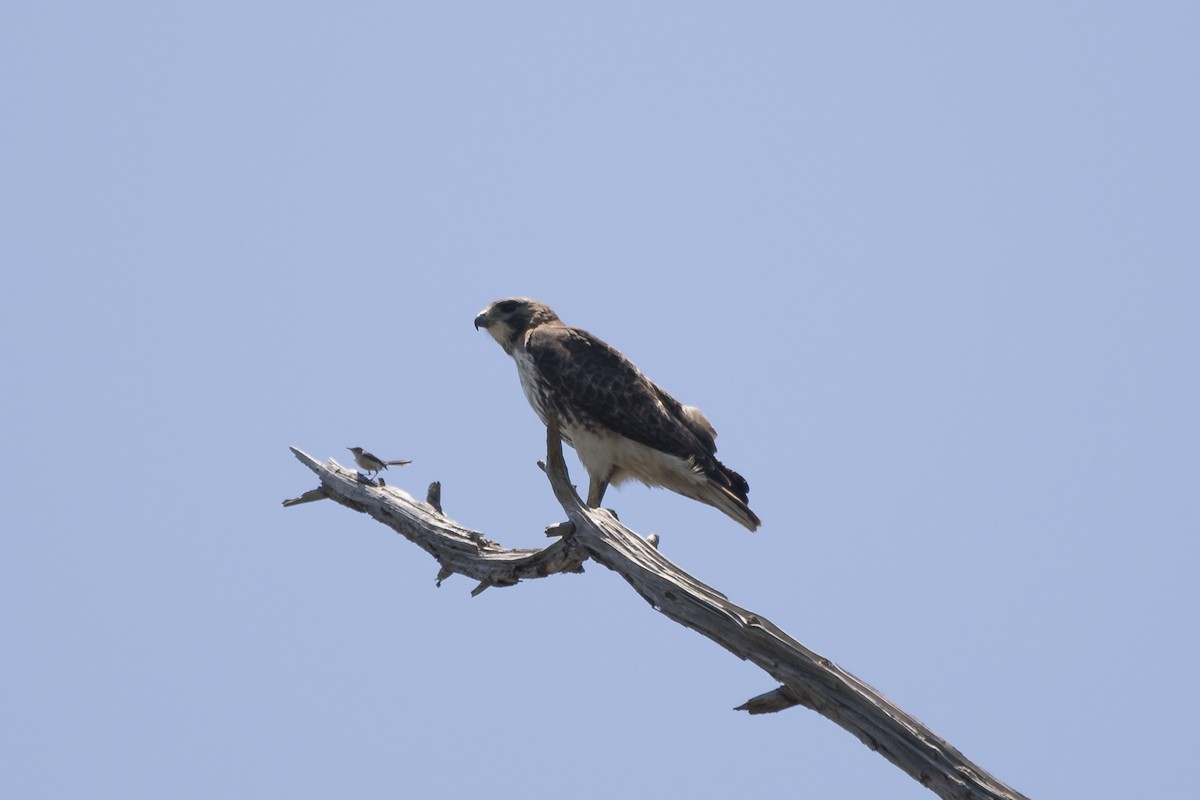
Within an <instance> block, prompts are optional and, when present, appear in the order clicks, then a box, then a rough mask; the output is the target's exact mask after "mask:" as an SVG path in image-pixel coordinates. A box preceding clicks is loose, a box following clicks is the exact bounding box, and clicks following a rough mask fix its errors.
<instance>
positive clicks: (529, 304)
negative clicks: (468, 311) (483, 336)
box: [475, 297, 559, 356]
mask: <svg viewBox="0 0 1200 800" xmlns="http://www.w3.org/2000/svg"><path fill="white" fill-rule="evenodd" d="M549 322H559V319H558V315H557V314H555V313H554V312H553V311H551V310H550V306H548V305H546V304H545V303H539V302H538V301H537V300H530V299H529V298H528V297H510V298H507V299H505V300H497V301H496V302H494V303H492V304H491V305H490V306H488V307H487V308H485V309H484V310H483V311H480V312H479V316H477V317H475V327H476V328H487V332H488V333H490V334H491V335H492V338H493V339H495V340H496V341H497V342H498V343H499V344H500V346H501V347H503V348H504V352H506V353H508V354H509V355H510V356H511V355H512V352H513V348H514V347H516V346H517V344H518V343H519V342H520V341H521V339H523V338H524V336H525V334H526V333H528V332H529V331H530V330H532V329H533V328H536V327H537V326H538V325H545V324H546V323H549Z"/></svg>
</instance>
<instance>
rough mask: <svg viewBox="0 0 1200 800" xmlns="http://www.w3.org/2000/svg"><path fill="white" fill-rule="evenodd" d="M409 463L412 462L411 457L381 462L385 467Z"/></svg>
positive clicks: (401, 465)
mask: <svg viewBox="0 0 1200 800" xmlns="http://www.w3.org/2000/svg"><path fill="white" fill-rule="evenodd" d="M411 463H412V459H411V458H410V459H407V460H406V461H385V462H383V465H384V466H385V467H403V466H404V465H405V464H411Z"/></svg>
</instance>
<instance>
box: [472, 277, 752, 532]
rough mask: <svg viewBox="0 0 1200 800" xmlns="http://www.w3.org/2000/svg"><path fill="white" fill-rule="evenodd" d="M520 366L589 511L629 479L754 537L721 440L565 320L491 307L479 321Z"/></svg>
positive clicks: (536, 309)
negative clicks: (575, 472)
mask: <svg viewBox="0 0 1200 800" xmlns="http://www.w3.org/2000/svg"><path fill="white" fill-rule="evenodd" d="M475 327H476V329H478V328H485V329H486V330H487V332H488V333H490V334H491V335H492V338H493V339H495V340H496V342H497V343H499V345H500V347H501V348H503V349H504V352H506V353H508V354H509V355H510V356H512V358H513V360H514V361H516V362H517V374H518V375H520V378H521V387H522V388H523V389H524V390H525V397H526V398H527V399H528V400H529V404H530V405H532V406H533V409H534V411H536V412H537V414H538V416H539V417H541V419H542V422H545V421H546V412H547V410H553V411H554V412H555V413H556V414H557V416H558V418H559V426H560V430H561V432H562V438H563V441H565V442H566V443H567V444H569V445H571V446H572V447H574V448H575V452H576V453H578V454H579V460H580V461H581V462H582V463H583V466H584V468H585V469H587V472H588V478H589V486H588V499H587V504H588V505H589V506H591V507H592V508H598V507H599V506H600V502H601V501H602V500H603V499H604V492H605V490H606V489H607V488H608V486H609V485H610V484H612V485H618V484H620V483H622V482H623V481H625V480H628V479H629V478H635V479H637V480H639V481H641V482H642V483H644V484H646V485H647V486H661V487H664V488H666V489H670V490H671V491H673V492H678V493H679V494H681V495H684V496H685V497H690V498H692V499H693V500H699V501H700V502H701V503H707V504H708V505H710V506H713V507H715V508H717V509H719V510H721V511H723V512H724V513H725V514H726V515H728V516H729V517H731V518H732V519H734V520H736V521H737V522H738V523H740V524H741V525H744V526H745V527H746V528H748V529H750V530H751V531H753V530H756V529H757V528H758V526H759V525H760V524H761V522H760V521H759V519H758V516H757V515H756V514H755V513H754V512H753V511H751V510H750V506H749V500H748V498H747V494H748V492H749V491H750V486H749V484H747V483H746V479H745V478H743V477H742V476H741V475H739V474H737V473H736V472H734V471H733V470H731V469H729V467H726V466H725V465H724V464H722V463H721V462H720V461H718V460H717V457H716V452H717V446H716V442H715V441H714V440H715V439H716V438H717V432H716V431H715V430H714V429H713V426H712V425H711V424H709V421H708V420H707V419H706V418H705V416H704V414H703V413H701V412H700V409H698V408H694V407H692V406H685V405H683V404H682V403H680V402H679V401H678V400H676V399H675V398H674V397H672V396H671V395H669V394H667V393H666V392H665V391H663V390H662V389H661V388H659V386H657V385H656V384H655V383H653V382H652V381H651V380H650V379H649V378H647V377H646V376H645V375H643V374H642V373H641V371H640V370H638V368H637V367H635V366H634V365H633V363H632V362H630V361H629V359H627V358H626V357H625V356H623V355H622V354H621V353H620V352H619V351H618V350H617V349H616V348H614V347H612V346H611V345H609V344H607V343H605V342H603V341H601V340H600V339H598V338H597V337H595V336H593V335H592V334H590V333H588V332H587V331H585V330H582V329H580V328H572V327H570V326H568V325H566V324H564V323H563V322H562V320H560V319H559V318H558V315H557V314H555V313H554V312H553V311H552V310H550V307H549V306H547V305H546V304H545V303H539V302H538V301H537V300H530V299H528V298H524V297H515V298H509V299H506V300H497V301H496V302H494V303H492V304H491V305H490V306H488V307H487V308H485V309H484V310H483V311H481V312H480V313H479V316H477V317H475Z"/></svg>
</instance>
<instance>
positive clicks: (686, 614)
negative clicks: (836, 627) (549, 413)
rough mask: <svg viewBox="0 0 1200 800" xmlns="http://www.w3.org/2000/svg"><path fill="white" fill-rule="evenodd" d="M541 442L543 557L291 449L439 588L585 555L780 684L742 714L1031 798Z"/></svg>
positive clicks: (969, 785) (941, 778)
mask: <svg viewBox="0 0 1200 800" xmlns="http://www.w3.org/2000/svg"><path fill="white" fill-rule="evenodd" d="M546 444H547V448H546V449H547V457H546V463H545V470H546V475H547V476H548V478H549V480H550V486H551V489H552V490H553V492H554V496H555V498H556V499H557V500H558V502H559V504H560V505H562V507H563V510H564V511H565V512H566V514H567V517H568V520H569V524H566V525H560V526H555V528H556V531H555V532H556V533H557V534H562V538H560V539H559V540H558V541H556V542H554V543H553V544H551V545H550V546H549V547H546V548H545V549H544V550H540V551H537V550H509V549H505V548H502V547H500V545H498V544H496V543H495V542H492V541H490V540H488V539H486V538H484V536H483V535H482V534H480V533H478V532H476V531H470V530H467V529H466V528H462V527H460V526H458V525H457V524H455V523H454V522H452V521H451V520H449V519H447V518H446V517H444V516H442V515H441V514H440V513H438V512H437V511H435V510H434V509H433V507H432V506H430V505H429V504H426V503H418V502H417V501H415V500H413V498H412V497H410V496H409V495H408V494H406V493H405V492H403V491H401V490H399V489H396V488H394V487H378V486H375V485H373V484H369V483H364V482H362V481H360V480H359V479H358V477H357V475H356V473H354V472H351V471H349V470H345V469H343V468H342V467H340V466H339V465H338V464H336V463H335V462H332V461H331V462H330V463H329V464H327V465H325V464H320V463H318V462H317V461H316V460H315V459H313V458H312V457H311V456H308V455H307V454H305V453H303V452H301V451H299V450H297V449H296V448H292V452H293V453H295V454H296V457H297V458H298V459H300V461H301V462H302V463H304V464H305V465H306V466H308V467H309V468H310V469H312V470H313V472H315V473H317V475H318V476H320V478H321V488H320V489H319V490H314V492H316V491H321V492H324V493H325V496H327V497H329V498H330V499H332V500H334V501H336V502H338V503H341V504H342V505H345V506H347V507H350V508H354V509H355V510H358V511H363V512H365V513H368V514H370V515H371V516H372V517H374V518H375V519H377V520H379V521H380V522H383V523H384V524H386V525H389V526H390V527H392V528H393V529H394V530H396V531H397V532H399V533H401V534H402V535H403V536H405V537H406V538H408V539H409V540H411V541H413V542H414V543H416V544H417V545H418V546H420V547H421V548H423V549H424V550H426V552H429V553H431V554H432V555H433V556H434V557H435V558H436V559H437V560H438V562H439V563H440V564H441V565H442V569H441V572H439V574H438V581H439V584H440V582H441V580H443V579H444V578H446V577H449V575H450V574H452V573H455V572H457V573H460V574H463V575H468V576H470V577H473V578H475V579H477V580H479V581H480V583H479V585H478V586H477V587H476V588H475V589H474V590H473V591H472V595H475V594H479V593H480V592H482V591H484V590H485V589H487V588H488V587H490V586H511V585H513V584H515V583H516V582H517V581H518V580H522V579H526V578H538V577H545V576H546V575H550V574H553V573H555V572H580V571H582V566H581V565H582V562H583V561H584V560H585V559H587V558H589V557H590V558H592V559H593V560H595V561H597V562H599V563H600V564H603V565H604V566H606V567H608V568H609V569H612V570H613V571H615V572H617V573H618V574H620V575H621V576H622V577H623V578H624V579H625V580H626V581H627V582H628V583H629V585H630V586H632V587H633V588H634V590H635V591H636V592H637V593H638V594H640V595H641V596H642V597H643V598H645V599H646V601H647V602H648V603H650V605H651V606H652V607H654V608H655V609H657V610H658V611H660V612H661V613H663V614H665V615H666V616H667V617H669V618H670V619H672V620H674V621H676V622H678V623H679V624H681V625H685V626H686V627H689V628H691V629H692V630H695V631H697V632H699V633H701V634H703V635H704V636H707V637H708V638H709V639H712V640H713V641H714V642H716V643H717V644H719V645H721V646H722V647H724V648H725V649H726V650H729V651H730V652H731V653H733V654H734V655H736V656H738V657H739V658H742V659H745V660H747V661H750V662H752V663H754V664H756V665H757V666H758V667H760V668H761V669H762V670H764V671H765V672H766V673H767V674H769V675H770V676H771V677H772V678H774V679H775V680H776V681H778V682H779V683H780V684H781V685H780V686H778V687H776V688H775V689H772V690H771V691H769V692H767V693H765V694H762V695H759V696H757V697H755V698H752V699H750V700H748V701H747V702H745V703H743V704H742V705H740V706H738V709H739V710H745V711H748V712H749V713H751V714H762V713H769V712H775V711H781V710H783V709H786V708H790V707H793V706H796V705H803V706H805V707H807V708H811V709H813V710H814V711H816V712H817V713H819V714H821V715H822V716H824V717H826V718H827V719H829V720H831V721H833V722H835V723H837V724H838V725H840V726H841V727H842V728H845V729H846V730H847V731H849V732H850V733H852V734H854V735H855V736H856V737H858V739H859V740H860V741H862V742H863V743H864V744H865V745H867V747H869V748H871V749H872V750H875V751H877V752H879V753H880V754H882V755H883V756H884V757H885V758H886V759H888V760H889V761H891V762H892V763H893V764H895V765H896V766H897V767H899V768H900V769H901V770H903V771H904V772H905V773H907V774H908V775H909V776H911V777H912V778H914V779H915V780H917V781H919V782H920V783H921V784H922V785H923V786H926V787H927V788H929V789H930V790H931V791H932V792H934V793H935V794H936V795H938V796H939V797H942V798H948V799H949V798H953V799H954V800H1000V799H1001V798H1004V799H1006V800H1027V798H1025V796H1024V795H1022V794H1020V793H1019V792H1017V791H1015V790H1013V789H1011V788H1009V787H1008V786H1006V785H1004V784H1003V783H1001V782H1000V781H998V780H996V779H995V778H994V777H992V776H991V775H989V774H988V773H987V772H985V771H984V770H983V769H981V768H980V767H979V766H977V765H975V764H974V763H972V762H971V761H969V760H967V759H966V758H965V757H964V756H963V755H962V754H961V753H960V752H959V751H958V750H957V749H955V748H954V747H952V746H951V745H950V744H949V743H947V742H946V741H945V740H943V739H942V738H941V737H939V736H937V735H936V734H935V733H934V732H933V731H931V730H930V729H928V728H927V727H925V726H924V725H923V724H921V723H920V722H919V721H918V720H916V719H915V718H914V717H912V716H911V715H909V714H907V713H906V712H904V711H903V710H902V709H900V708H899V707H897V706H896V705H895V704H894V703H892V702H891V701H890V700H888V699H887V698H886V697H884V696H883V695H882V694H880V693H879V692H878V691H877V690H875V689H873V688H872V687H871V686H869V685H868V684H866V683H864V682H863V681H861V680H859V679H858V678H856V677H854V676H853V675H851V674H850V673H848V672H846V671H845V670H843V669H842V668H841V667H839V666H837V665H836V664H834V663H833V662H831V661H830V660H829V659H827V658H824V657H822V656H820V655H818V654H817V653H814V652H813V651H811V650H809V649H808V648H806V647H804V646H803V645H801V644H800V643H799V642H797V641H796V640H795V639H793V638H791V637H790V636H788V635H787V634H786V633H784V632H783V630H781V629H780V628H778V627H777V626H776V625H774V624H773V623H771V622H770V621H769V620H767V619H766V618H765V617H763V616H761V615H759V614H755V613H753V612H750V611H747V610H746V609H744V608H741V607H739V606H737V605H734V604H733V603H731V602H729V600H728V598H726V597H725V595H723V594H721V593H720V592H718V591H717V590H715V589H713V588H712V587H710V586H707V585H705V584H704V583H702V582H700V581H698V580H696V579H695V578H693V577H692V576H691V575H688V574H687V573H686V572H684V571H683V570H681V569H679V568H678V567H677V566H675V565H674V564H672V563H671V562H670V561H669V560H667V559H666V558H665V557H663V556H662V555H661V554H660V553H659V552H658V550H657V549H656V548H655V544H657V537H653V538H652V539H649V540H648V539H643V538H642V537H641V536H639V535H637V534H636V533H634V532H633V531H631V530H629V529H628V528H626V527H625V526H624V525H622V524H621V523H620V522H619V521H618V520H617V519H616V517H615V516H614V515H613V514H612V513H611V512H609V511H606V510H604V509H593V508H588V507H586V506H585V505H584V503H583V502H582V501H581V500H580V499H579V495H578V494H577V493H576V491H575V489H574V487H573V486H572V485H571V482H570V478H569V476H568V474H567V468H566V464H565V462H564V461H563V454H562V443H561V440H560V438H559V435H558V424H557V421H556V420H555V419H554V418H553V417H551V418H550V420H549V424H548V425H547V431H546ZM314 492H308V493H305V495H304V497H306V498H307V497H308V496H309V495H311V494H313V493H314ZM313 499H319V498H316V497H314V498H313ZM294 502H295V501H285V503H284V504H285V505H290V504H293V503H294Z"/></svg>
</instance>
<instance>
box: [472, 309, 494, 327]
mask: <svg viewBox="0 0 1200 800" xmlns="http://www.w3.org/2000/svg"><path fill="white" fill-rule="evenodd" d="M491 324H492V319H491V317H489V316H488V315H487V312H486V311H481V312H479V316H478V317H476V318H475V330H479V329H480V328H486V327H487V326H489V325H491Z"/></svg>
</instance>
